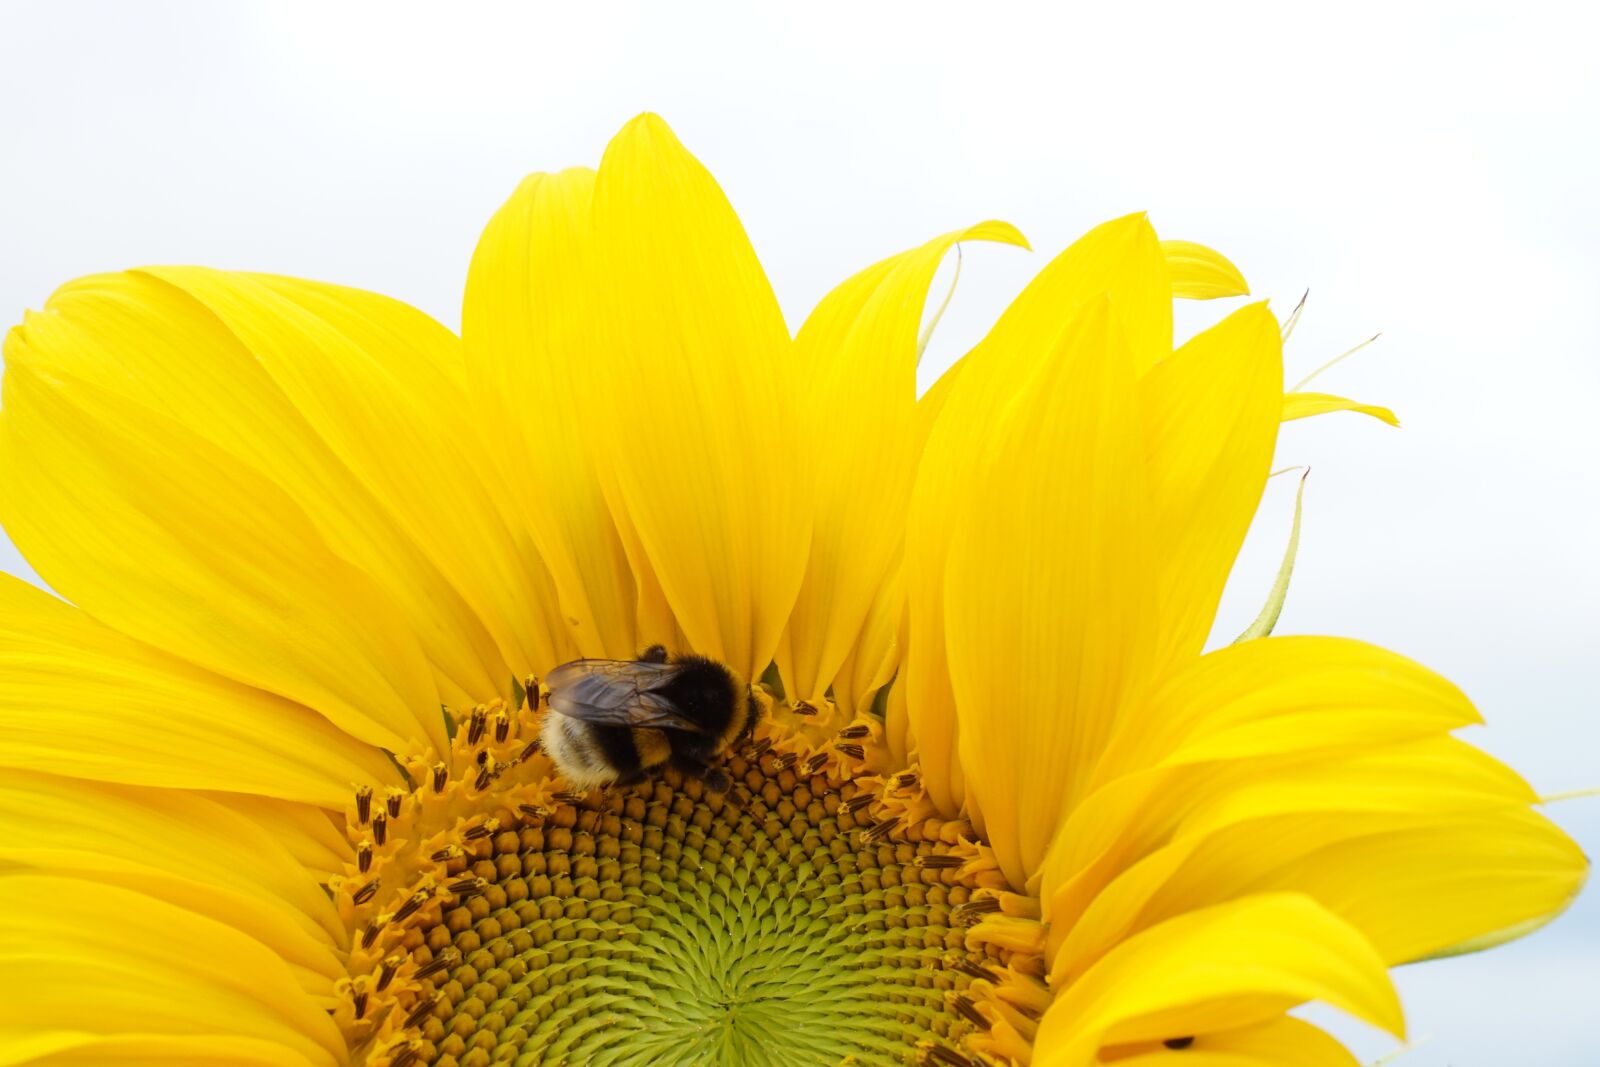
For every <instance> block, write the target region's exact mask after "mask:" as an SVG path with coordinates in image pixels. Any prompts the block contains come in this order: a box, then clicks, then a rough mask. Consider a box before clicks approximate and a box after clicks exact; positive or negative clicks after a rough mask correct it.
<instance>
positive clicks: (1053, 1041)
mask: <svg viewBox="0 0 1600 1067" xmlns="http://www.w3.org/2000/svg"><path fill="white" fill-rule="evenodd" d="M1313 1000H1316V1001H1323V1002H1325V1003H1327V1004H1330V1005H1332V1006H1333V1007H1336V1008H1338V1009H1340V1010H1342V1011H1345V1012H1348V1013H1349V1014H1351V1015H1353V1016H1355V1017H1356V1018H1358V1019H1362V1020H1364V1021H1366V1022H1370V1023H1372V1024H1373V1025H1375V1026H1379V1027H1381V1028H1383V1029H1385V1030H1387V1031H1389V1032H1390V1033H1393V1034H1395V1035H1397V1036H1403V1034H1404V1029H1405V1023H1404V1019H1403V1017H1402V1014H1401V1011H1400V1001H1399V998H1398V997H1397V996H1396V995H1395V991H1394V986H1393V984H1392V983H1391V982H1390V981H1389V975H1388V972H1387V971H1386V970H1385V968H1384V965H1383V961H1382V959H1380V958H1379V956H1378V954H1377V952H1376V951H1374V950H1373V948H1372V946H1371V944H1369V943H1368V942H1367V941H1366V939H1364V938H1363V937H1362V936H1361V935H1360V934H1359V933H1357V932H1356V931H1355V930H1354V929H1353V928H1351V927H1350V926H1349V925H1348V924H1346V923H1344V922H1343V921H1341V920H1340V919H1338V918H1336V917H1335V916H1333V915H1332V914H1330V913H1329V912H1327V911H1326V910H1324V909H1323V908H1321V907H1320V906H1318V905H1317V904H1316V903H1315V902H1314V901H1312V900H1311V899H1310V898H1309V897H1304V896H1300V895H1298V894H1293V893H1273V894H1262V895H1259V896H1252V897H1246V898H1244V899H1242V900H1239V901H1234V902H1231V903H1228V904H1222V905H1218V906H1215V907H1211V908H1206V909H1203V910H1200V911H1194V912H1189V913H1187V914H1185V915H1182V916H1179V917H1178V918H1175V919H1171V920H1168V921H1167V922H1165V923H1162V924H1160V925H1159V926H1155V927H1153V928H1151V929H1150V930H1147V931H1145V932H1144V933H1142V934H1140V935H1138V936H1136V937H1134V938H1131V939H1129V940H1128V941H1126V942H1124V943H1123V944H1121V945H1119V946H1118V947H1117V948H1116V950H1114V951H1113V952H1112V953H1110V954H1109V955H1107V956H1106V957H1105V958H1104V959H1103V960H1101V961H1100V962H1099V963H1098V964H1096V965H1095V966H1094V967H1093V968H1091V969H1090V970H1089V972H1088V973H1087V974H1085V975H1084V976H1083V977H1082V978H1080V979H1079V980H1078V981H1077V982H1075V983H1073V984H1072V985H1071V986H1069V987H1068V988H1067V989H1065V990H1064V991H1062V992H1061V993H1060V994H1058V995H1057V997H1056V1000H1055V1002H1054V1003H1053V1004H1051V1006H1050V1009H1049V1011H1047V1012H1046V1013H1045V1017H1044V1021H1043V1022H1042V1023H1041V1024H1040V1026H1039V1035H1038V1040H1037V1041H1036V1042H1035V1044H1034V1064H1035V1065H1036V1067H1067V1065H1072V1067H1077V1065H1088V1064H1092V1063H1095V1062H1096V1053H1097V1052H1098V1051H1099V1050H1100V1049H1101V1048H1104V1047H1106V1046H1108V1045H1124V1044H1133V1043H1138V1042H1160V1041H1167V1040H1170V1039H1173V1038H1182V1037H1190V1036H1193V1037H1196V1038H1197V1039H1198V1038H1200V1037H1201V1036H1203V1035H1206V1034H1210V1033H1215V1032H1218V1031H1230V1030H1238V1029H1240V1028H1243V1027H1248V1026H1252V1025H1258V1024H1263V1023H1270V1022H1272V1021H1273V1020H1275V1019H1277V1018H1278V1017H1280V1016H1281V1015H1282V1014H1283V1013H1284V1012H1285V1011H1287V1010H1288V1009H1290V1008H1292V1007H1295V1006H1297V1005H1299V1004H1303V1003H1305V1002H1307V1001H1313Z"/></svg>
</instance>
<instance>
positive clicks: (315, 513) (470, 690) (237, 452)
mask: <svg viewBox="0 0 1600 1067" xmlns="http://www.w3.org/2000/svg"><path fill="white" fill-rule="evenodd" d="M166 273H167V274H168V276H169V277H171V278H172V279H173V280H172V281H170V282H169V281H164V280H162V279H161V278H160V277H157V275H156V274H155V273H153V272H149V271H134V272H127V273H123V274H115V275H103V276H98V277H93V278H84V279H80V280H78V281H76V282H73V283H71V284H69V285H67V286H64V287H63V288H62V289H61V290H60V291H58V292H57V293H56V294H55V295H54V296H52V297H51V299H50V301H49V303H48V305H47V306H46V309H45V311H44V312H43V313H41V314H36V315H30V316H28V318H27V320H26V321H25V323H24V325H23V326H22V327H21V328H19V329H17V330H15V331H13V332H12V334H11V336H10V337H8V338H7V342H6V353H7V358H6V361H7V365H8V367H10V366H18V367H24V368H26V369H30V370H32V371H34V372H35V373H37V374H38V376H39V377H40V378H42V379H44V380H47V381H49V382H50V384H51V386H52V388H53V389H55V390H56V391H58V392H59V393H60V394H61V397H62V399H63V401H64V402H70V403H71V404H72V405H74V406H75V407H77V408H78V409H79V410H80V415H79V417H81V418H84V419H88V420H90V421H91V422H92V421H94V420H97V419H100V418H105V419H107V420H109V421H110V422H112V423H113V424H116V423H127V424H128V425H129V426H130V428H131V429H132V430H134V431H136V432H139V433H144V434H148V433H150V432H152V428H153V426H154V423H153V422H152V421H150V420H146V419H145V418H144V416H143V412H145V411H154V412H156V413H157V416H161V415H166V416H169V417H170V418H171V419H172V420H173V421H175V422H177V423H178V424H180V425H181V426H182V427H183V428H184V429H186V430H187V431H189V432H190V433H192V434H194V435H195V436H197V437H200V438H203V439H204V440H205V441H206V442H208V443H209V444H211V445H212V446H214V447H215V448H216V449H217V450H219V451H221V452H223V453H225V454H227V455H228V456H229V457H231V459H232V461H233V462H234V463H237V464H239V465H241V466H244V467H248V468H250V471H251V473H252V474H253V475H254V476H256V477H259V478H262V479H264V480H266V481H268V482H271V483H273V484H274V485H275V486H276V487H277V488H278V489H279V490H280V491H282V492H284V493H286V494H287V495H289V496H290V497H293V498H294V500H295V502H296V504H297V507H298V510H299V511H301V512H303V513H304V515H305V517H306V519H307V520H309V521H310V523H311V525H312V526H313V527H314V529H315V530H316V533H317V535H318V536H319V537H320V538H321V539H322V541H323V542H324V543H325V544H326V546H327V548H328V549H329V550H331V551H332V552H333V553H334V554H335V555H336V556H339V557H341V558H342V559H343V560H344V561H345V562H346V563H348V564H350V565H352V566H355V567H357V568H358V569H360V570H362V571H363V572H365V573H366V574H367V575H368V576H370V577H371V578H373V579H374V580H375V581H376V582H377V583H378V585H380V586H381V587H382V588H383V590H384V595H385V597H386V598H387V600H388V601H390V603H391V605H392V606H390V607H389V608H388V609H387V611H388V613H389V614H391V615H394V616H396V619H397V621H400V622H403V623H404V624H405V625H407V626H409V628H410V629H411V631H412V634H413V636H414V638H415V639H416V640H417V642H418V643H419V644H420V645H421V647H422V650H423V652H424V654H425V655H426V656H427V658H428V660H429V661H430V663H431V664H432V665H433V668H434V672H435V673H436V675H437V677H438V682H439V687H440V689H441V691H442V693H443V694H444V695H445V697H446V699H447V700H449V701H450V702H451V703H461V702H463V701H466V700H482V699H487V698H488V697H489V696H492V695H494V694H495V693H498V692H500V691H501V690H503V689H506V688H508V687H509V681H510V678H509V674H510V668H508V667H507V665H506V663H505V661H504V659H503V658H502V657H501V655H500V654H499V651H498V650H497V649H496V648H495V645H494V642H493V640H492V639H491V637H490V635H489V633H488V632H487V630H486V629H485V628H484V625H483V623H482V621H481V620H480V619H479V618H478V617H477V615H476V614H474V613H473V611H472V609H471V607H470V606H469V605H468V604H467V603H466V602H465V600H464V599H463V598H462V596H461V594H460V593H459V592H458V591H457V590H456V589H455V588H454V587H453V586H452V585H451V584H450V582H449V580H448V579H447V578H446V577H445V576H444V575H443V574H442V573H441V572H440V570H439V568H438V567H437V566H436V565H435V563H434V562H433V561H431V560H430V559H428V558H427V555H426V553H425V552H424V550H423V549H422V548H421V547H420V546H419V545H418V544H417V542H416V541H415V540H414V539H413V538H412V537H411V536H409V535H408V534H407V532H406V531H405V530H404V529H403V528H402V526H401V523H400V520H399V519H398V518H397V517H396V515H395V514H394V513H393V510H392V508H391V504H390V502H388V501H386V500H384V499H382V498H381V497H380V496H379V495H377V494H376V493H375V491H374V489H375V488H376V487H375V486H373V485H370V484H365V483H364V482H363V476H361V475H360V474H359V473H358V472H357V471H355V470H353V469H352V468H351V467H349V466H347V465H346V461H345V459H344V458H343V457H341V456H340V455H339V454H338V449H340V448H343V449H345V450H346V451H349V443H348V435H347V436H346V439H345V440H343V441H339V442H337V443H335V442H330V441H325V440H323V439H322V437H321V436H320V434H319V433H318V431H317V428H316V427H315V426H314V425H313V424H312V422H311V421H310V420H309V419H308V417H307V415H306V414H304V413H302V412H301V411H300V410H299V409H298V407H297V403H298V399H299V398H296V397H291V396H290V395H289V394H288V392H286V391H285V389H284V388H283V387H282V386H280V385H279V383H278V382H277V381H276V380H275V379H274V376H273V373H272V372H269V370H268V367H269V366H272V367H274V368H276V372H277V373H278V374H281V375H283V376H284V377H285V378H286V380H291V381H292V380H293V378H294V376H293V375H292V374H290V373H289V369H290V368H292V367H294V366H295V365H297V364H303V365H305V366H309V367H313V368H322V367H325V365H326V364H328V363H329V362H338V363H343V364H349V365H350V367H351V368H354V369H352V370H350V371H349V372H347V373H348V374H351V375H355V376H357V377H362V375H361V373H360V370H359V368H360V367H363V366H367V365H371V367H370V368H369V373H367V374H366V375H365V376H364V377H365V381H364V382H363V383H362V384H361V386H360V388H361V389H362V390H371V391H372V392H373V394H374V395H373V396H371V397H367V396H362V397H361V398H360V399H359V400H358V401H355V400H353V401H351V406H352V407H358V408H359V407H363V406H365V407H379V408H382V407H386V406H387V407H391V408H392V407H393V406H394V405H397V404H399V403H400V402H399V401H394V400H393V399H392V397H391V401H392V402H391V403H386V401H385V400H384V397H385V396H386V395H389V394H394V393H397V392H404V391H405V390H407V389H409V390H410V391H411V392H412V393H417V394H431V395H430V397H429V399H430V402H431V403H432V404H433V405H435V406H433V407H428V408H426V414H425V415H424V414H419V415H418V417H419V418H425V419H427V420H428V421H430V422H432V423H433V424H436V425H437V426H439V427H441V428H442V427H452V422H451V419H450V417H449V416H450V414H451V413H454V412H458V411H460V410H461V409H462V408H463V407H464V403H465V402H464V400H459V399H452V397H453V396H454V397H459V396H460V390H459V388H457V387H455V386H453V385H451V386H449V387H446V385H445V384H441V380H442V382H445V383H450V382H453V381H454V379H455V378H457V377H459V375H460V369H459V363H460V353H459V350H458V345H457V344H456V342H455V339H454V338H453V337H451V336H450V335H449V334H448V333H447V332H446V331H444V330H442V329H440V328H439V327H438V326H437V325H435V324H433V323H431V322H429V321H428V320H427V319H426V317H425V316H422V315H421V314H420V313H417V312H414V311H411V310H410V309H406V308H403V307H402V306H401V305H398V304H393V303H392V302H384V301H383V300H382V298H380V297H372V296H370V295H368V294H359V293H353V292H352V291H350V290H336V291H335V292H338V293H341V294H348V295H349V296H350V297H351V299H352V300H357V299H359V298H366V300H367V301H368V302H379V303H381V304H382V306H381V307H379V308H368V307H365V306H362V307H359V308H358V310H357V311H355V312H354V313H351V312H349V311H347V312H346V313H345V314H344V315H343V318H344V319H345V320H347V321H348V320H350V319H352V318H353V319H354V320H355V321H357V322H358V323H359V322H362V321H363V320H371V321H372V323H373V324H374V325H376V324H379V323H381V324H383V325H384V326H385V330H386V332H387V333H388V334H389V335H394V334H399V335H401V336H402V337H403V338H405V340H403V341H401V342H399V343H390V344H387V345H386V347H385V349H384V350H380V351H366V350H363V349H362V348H361V347H360V346H357V345H353V344H352V342H351V340H350V339H349V338H347V337H345V336H343V335H342V334H341V333H340V331H339V330H338V329H337V328H335V327H334V326H333V325H332V324H330V323H326V322H323V321H321V320H320V319H319V318H318V317H316V316H314V315H310V314H308V313H307V312H306V311H305V310H304V309H301V308H297V307H296V306H295V305H293V304H291V303H289V302H288V301H285V300H284V299H283V298H282V297H280V296H278V295H276V294H274V293H272V292H271V291H269V290H267V289H266V288H265V287H264V286H263V285H261V284H260V280H259V279H255V278H251V277H249V276H245V275H239V274H228V273H223V272H215V271H204V270H198V269H188V270H177V269H169V270H168V271H167V272H166ZM282 284H286V285H290V284H295V283H292V282H290V281H288V280H286V279H285V280H283V281H282ZM185 285H192V286H194V287H195V288H196V289H199V290H201V292H199V293H198V294H197V293H190V292H186V291H185V290H184V286H185ZM304 288H305V289H307V290H308V291H309V290H311V289H313V288H314V287H311V286H309V285H306V286H304ZM203 298H204V299H203ZM207 300H209V302H210V304H211V305H212V306H211V307H208V306H207V304H206V301H207ZM324 303H326V304H329V305H331V306H335V307H337V306H338V305H339V303H340V301H339V300H337V299H330V300H326V301H324ZM396 309H399V310H396ZM223 315H226V316H227V320H228V321H224V319H223V318H222V317H221V316H223ZM362 329H363V330H364V331H366V333H368V334H371V333H373V330H372V329H371V327H369V326H363V327H362ZM296 331H298V333H297V332H296ZM253 345H254V346H259V347H260V348H261V351H260V352H257V351H255V350H254V348H253ZM286 352H287V353H289V354H287V355H285V354H284V353H286ZM452 366H453V367H454V369H453V370H451V369H450V368H451V367H452ZM317 373H318V374H319V376H322V377H323V378H325V379H326V380H328V381H334V380H337V379H338V378H339V377H340V375H339V374H337V373H335V372H333V371H331V370H319V371H317ZM412 378H416V379H417V380H416V381H411V379H412ZM304 391H305V392H308V393H309V392H311V391H310V390H304ZM99 408H105V409H108V410H106V411H105V412H104V413H102V412H101V411H100V410H98V409H99ZM342 414H344V413H341V415H342ZM349 414H350V415H351V417H352V420H354V418H355V413H354V412H351V413H349ZM321 421H322V422H323V423H324V425H325V426H326V425H327V423H328V421H329V420H327V419H323V420H321ZM333 422H334V423H337V422H338V418H337V417H336V418H335V419H334V420H333ZM393 432H394V431H391V430H390V429H389V428H387V427H385V428H384V431H383V433H382V434H381V435H380V436H379V437H378V439H377V444H376V445H372V444H369V445H368V448H369V449H373V448H377V449H380V450H381V447H383V446H385V445H386V444H387V442H388V438H389V436H390V434H391V433H393ZM440 432H443V433H449V432H455V431H454V429H453V427H452V428H451V429H441V431H440ZM398 436H400V437H401V438H402V439H403V438H404V437H405V434H399V435H398ZM350 454H351V456H352V457H353V461H358V460H360V458H361V457H360V455H359V454H358V453H355V452H351V453H350ZM203 460H204V457H202V456H199V455H186V456H184V457H183V458H182V462H181V463H173V464H171V466H172V469H173V470H175V471H185V472H186V473H185V474H184V475H183V477H184V478H186V479H188V480H190V481H194V482H195V483H196V484H198V485H202V486H203V485H204V483H205V479H207V478H208V477H216V476H217V473H216V472H213V471H211V470H209V469H207V467H206V466H204V465H202V464H203ZM195 466H198V469H197V470H195V471H194V472H193V473H192V474H191V473H187V472H188V469H189V468H190V467H195ZM457 466H458V467H459V468H461V469H459V470H458V471H457V472H456V477H457V478H458V479H465V478H469V477H471V476H472V474H473V472H472V471H471V470H470V469H468V468H469V467H470V466H471V465H470V464H457ZM85 606H86V607H87V606H88V605H87V604H85ZM91 610H94V609H92V608H91Z"/></svg>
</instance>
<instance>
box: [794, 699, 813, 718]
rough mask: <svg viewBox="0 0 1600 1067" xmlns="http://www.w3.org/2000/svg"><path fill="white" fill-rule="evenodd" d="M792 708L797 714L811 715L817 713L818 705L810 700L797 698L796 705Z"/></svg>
mask: <svg viewBox="0 0 1600 1067" xmlns="http://www.w3.org/2000/svg"><path fill="white" fill-rule="evenodd" d="M790 710H792V711H793V712H794V713H795V714H796V715H806V716H810V715H815V714H816V713H817V706H816V705H815V704H813V703H811V701H809V700H797V701H795V703H794V707H793V708H791V709H790Z"/></svg>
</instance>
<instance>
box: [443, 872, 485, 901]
mask: <svg viewBox="0 0 1600 1067" xmlns="http://www.w3.org/2000/svg"><path fill="white" fill-rule="evenodd" d="M445 888H446V889H448V890H449V891H450V892H452V893H454V894H455V895H456V896H457V897H459V898H460V899H461V900H466V899H467V898H468V897H475V896H477V895H478V894H479V893H482V892H485V891H486V890H488V888H489V883H488V882H487V881H486V880H484V879H482V878H476V877H471V876H469V877H465V878H457V879H456V880H455V881H453V882H451V883H450V884H449V885H447V886H445Z"/></svg>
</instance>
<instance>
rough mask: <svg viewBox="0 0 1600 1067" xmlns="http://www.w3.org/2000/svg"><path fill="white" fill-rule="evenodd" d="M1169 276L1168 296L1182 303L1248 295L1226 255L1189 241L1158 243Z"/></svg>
mask: <svg viewBox="0 0 1600 1067" xmlns="http://www.w3.org/2000/svg"><path fill="white" fill-rule="evenodd" d="M1161 251H1162V253H1163V254H1165V255H1166V257H1167V270H1169V271H1170V272H1171V274H1172V295H1173V296H1176V297H1179V298H1180V299H1184V300H1216V299H1217V298H1219V297H1225V296H1249V295H1250V286H1249V285H1248V284H1246V282H1245V280H1244V275H1243V274H1241V273H1239V268H1238V267H1235V266H1234V265H1233V263H1232V262H1231V261H1229V259H1228V257H1227V256H1224V255H1223V254H1222V253H1221V252H1218V251H1216V250H1215V249H1212V248H1207V247H1206V246H1205V245H1200V244H1195V243H1194V242H1193V241H1162V242H1161Z"/></svg>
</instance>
